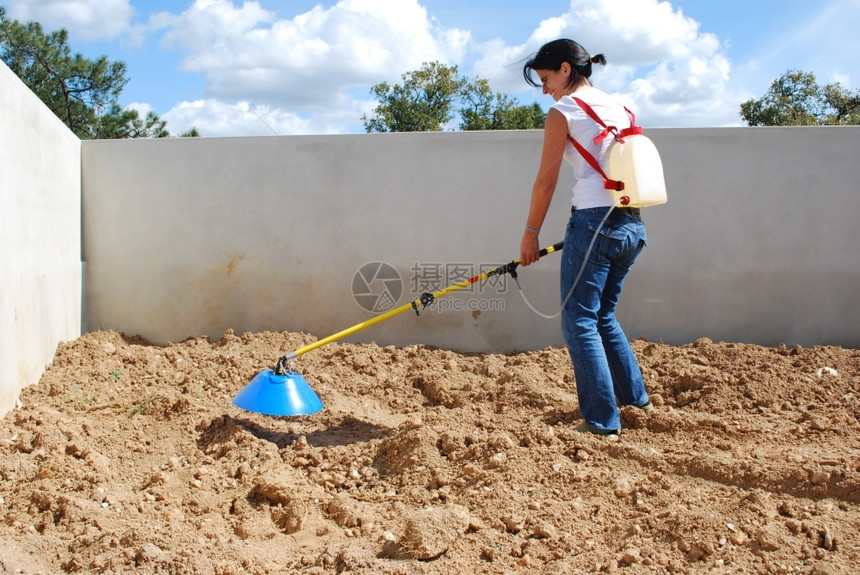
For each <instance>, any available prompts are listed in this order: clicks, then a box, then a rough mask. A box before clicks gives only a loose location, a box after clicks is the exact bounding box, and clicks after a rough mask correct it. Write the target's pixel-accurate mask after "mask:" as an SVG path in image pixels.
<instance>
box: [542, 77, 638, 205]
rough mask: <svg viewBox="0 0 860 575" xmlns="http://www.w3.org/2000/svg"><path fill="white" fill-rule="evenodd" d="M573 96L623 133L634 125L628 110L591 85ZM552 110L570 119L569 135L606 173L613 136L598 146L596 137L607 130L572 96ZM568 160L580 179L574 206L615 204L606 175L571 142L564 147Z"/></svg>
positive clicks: (576, 188) (574, 189)
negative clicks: (604, 181) (589, 161)
mask: <svg viewBox="0 0 860 575" xmlns="http://www.w3.org/2000/svg"><path fill="white" fill-rule="evenodd" d="M573 95H574V96H576V97H577V98H579V99H580V100H582V101H583V102H585V103H586V104H588V105H589V106H591V109H592V110H594V112H595V113H596V114H597V115H598V117H600V119H601V120H603V122H604V123H605V124H606V125H607V126H615V127H617V128H618V129H619V130H622V129H624V128H628V127H629V126H630V117H629V116H628V115H627V112H626V111H625V110H624V106H623V105H622V104H621V103H619V102H617V101H616V100H615V99H614V98H612V97H611V96H610V95H609V94H607V93H606V92H603V91H602V90H598V89H597V88H595V87H593V86H587V87H585V88H580V89H579V90H577V91H576V92H575V93H574V94H573ZM552 107H553V108H555V109H556V110H558V111H559V112H561V113H562V114H563V115H564V117H565V118H567V133H568V134H569V135H571V136H572V137H573V139H575V140H576V141H577V142H578V143H579V144H580V145H581V146H582V147H583V148H585V149H586V150H588V151H589V152H591V154H592V155H593V156H594V157H595V159H596V160H597V162H598V163H599V164H600V167H601V168H603V171H604V172H606V168H607V165H608V163H609V147H610V146H611V145H612V142H614V139H613V137H612V135H611V134H610V135H609V136H607V137H606V138H604V139H603V141H602V142H601V143H600V144H595V143H594V138H595V137H596V136H597V135H598V134H600V132H602V131H603V127H602V126H601V125H600V124H598V123H597V122H595V121H594V120H593V119H592V118H591V116H589V115H588V114H587V113H586V112H585V111H584V110H583V109H582V108H580V107H579V104H577V103H576V102H574V101H573V98H572V97H570V96H563V97H562V98H561V99H560V100H559V101H558V102H556V103H555V104H553V105H552ZM564 159H565V160H567V162H568V163H569V164H570V165H571V166H573V175H574V177H575V178H576V183H575V184H574V185H573V198H572V200H571V205H572V206H574V207H576V208H577V209H580V210H582V209H587V208H599V207H604V206H605V207H608V206H611V205H612V204H613V200H612V193H611V192H610V191H609V190H606V189H605V188H604V187H603V176H601V175H600V173H599V172H598V171H597V170H595V169H594V168H592V167H591V166H590V165H589V164H588V162H587V161H586V160H585V158H583V157H582V154H580V153H579V152H578V151H577V149H576V148H574V147H573V144H571V143H570V141H568V142H567V145H565V147H564Z"/></svg>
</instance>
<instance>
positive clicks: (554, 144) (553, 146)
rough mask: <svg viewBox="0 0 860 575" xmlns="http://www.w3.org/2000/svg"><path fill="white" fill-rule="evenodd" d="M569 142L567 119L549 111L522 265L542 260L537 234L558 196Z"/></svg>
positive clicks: (523, 248)
mask: <svg viewBox="0 0 860 575" xmlns="http://www.w3.org/2000/svg"><path fill="white" fill-rule="evenodd" d="M566 143H567V120H566V119H565V117H564V115H563V114H562V113H561V112H559V111H558V110H556V109H554V108H550V110H549V113H548V114H547V117H546V125H545V126H544V131H543V152H542V153H541V160H540V168H538V173H537V176H536V177H535V182H534V185H533V186H532V196H531V205H530V207H529V217H528V219H527V220H526V229H525V231H524V232H523V239H522V241H521V242H520V264H521V265H523V266H527V265H529V264H531V263H533V262H536V261H538V260H539V259H540V255H539V254H538V252H539V251H540V246H539V245H538V232H539V231H540V228H541V226H542V225H543V221H544V218H546V213H547V210H549V204H550V202H551V201H552V196H553V194H554V193H555V186H556V184H558V174H559V171H560V170H561V162H562V159H563V158H564V146H565V144H566ZM535 230H537V231H535Z"/></svg>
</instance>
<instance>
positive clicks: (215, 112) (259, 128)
mask: <svg viewBox="0 0 860 575" xmlns="http://www.w3.org/2000/svg"><path fill="white" fill-rule="evenodd" d="M360 116H361V112H360V111H357V110H356V109H348V110H344V109H335V110H332V111H331V112H330V113H327V114H326V113H317V114H313V115H307V114H300V113H296V112H291V111H287V110H285V109H283V108H273V107H271V106H267V105H262V104H252V103H250V102H248V101H245V100H242V101H239V102H236V103H234V104H230V103H227V102H224V101H222V100H217V99H206V100H195V101H193V102H180V103H179V104H177V105H176V106H175V107H173V109H171V110H170V111H169V112H167V113H166V114H164V115H162V116H161V119H163V120H166V121H167V128H168V129H169V130H170V133H171V134H172V135H174V136H178V135H179V134H182V133H184V132H187V131H188V130H190V129H191V128H197V130H198V132H200V134H201V135H203V136H206V137H232V136H281V135H295V134H338V133H343V127H344V126H345V125H350V124H354V123H355V121H356V118H358V117H360Z"/></svg>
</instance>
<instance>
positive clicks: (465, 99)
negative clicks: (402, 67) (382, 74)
mask: <svg viewBox="0 0 860 575" xmlns="http://www.w3.org/2000/svg"><path fill="white" fill-rule="evenodd" d="M401 78H402V79H403V84H395V85H394V86H391V85H390V84H388V83H387V82H382V83H381V84H377V85H375V86H373V87H372V88H371V93H372V94H373V95H375V96H376V98H377V100H378V101H379V104H378V105H377V107H376V109H375V110H374V111H373V115H372V116H370V117H368V116H367V115H366V114H365V115H363V116H362V118H361V120H362V122H363V124H364V129H365V130H366V131H367V132H426V131H433V132H438V131H441V130H443V129H444V128H445V126H446V125H447V124H448V123H449V122H451V121H452V120H453V119H454V118H455V117H456V116H457V115H459V118H460V123H459V128H460V129H461V130H516V129H529V128H542V127H543V125H544V120H545V117H546V115H545V114H544V113H543V110H541V108H540V106H539V105H538V104H533V105H530V106H520V105H518V103H517V101H516V100H515V99H514V98H511V97H510V96H508V95H506V94H501V93H493V91H492V90H491V89H490V85H489V83H488V82H487V81H486V80H484V79H481V78H476V79H475V80H474V81H472V80H469V79H466V78H462V77H460V76H459V75H458V72H457V67H456V66H446V65H444V64H442V63H440V62H429V63H426V62H425V63H424V64H423V65H422V67H421V68H420V69H419V70H416V71H413V72H407V73H405V74H403V75H402V76H401Z"/></svg>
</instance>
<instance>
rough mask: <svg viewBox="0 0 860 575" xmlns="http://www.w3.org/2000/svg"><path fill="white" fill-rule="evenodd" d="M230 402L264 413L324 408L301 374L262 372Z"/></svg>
mask: <svg viewBox="0 0 860 575" xmlns="http://www.w3.org/2000/svg"><path fill="white" fill-rule="evenodd" d="M233 405H235V406H236V407H239V408H241V409H244V410H245V411H253V412H254V413H262V414H263V415H310V414H311V413H316V412H318V411H319V410H321V409H322V408H323V403H322V401H320V398H319V397H318V396H317V394H316V393H314V390H312V389H311V386H310V385H308V382H307V381H305V378H303V377H302V376H301V375H300V374H298V373H296V372H295V371H286V372H283V373H282V374H279V373H275V371H273V370H271V369H267V370H265V371H261V372H260V373H259V374H257V376H256V377H255V378H254V379H252V380H251V383H249V384H248V385H246V386H245V387H244V389H242V391H240V392H239V393H238V394H237V395H236V397H234V398H233Z"/></svg>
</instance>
